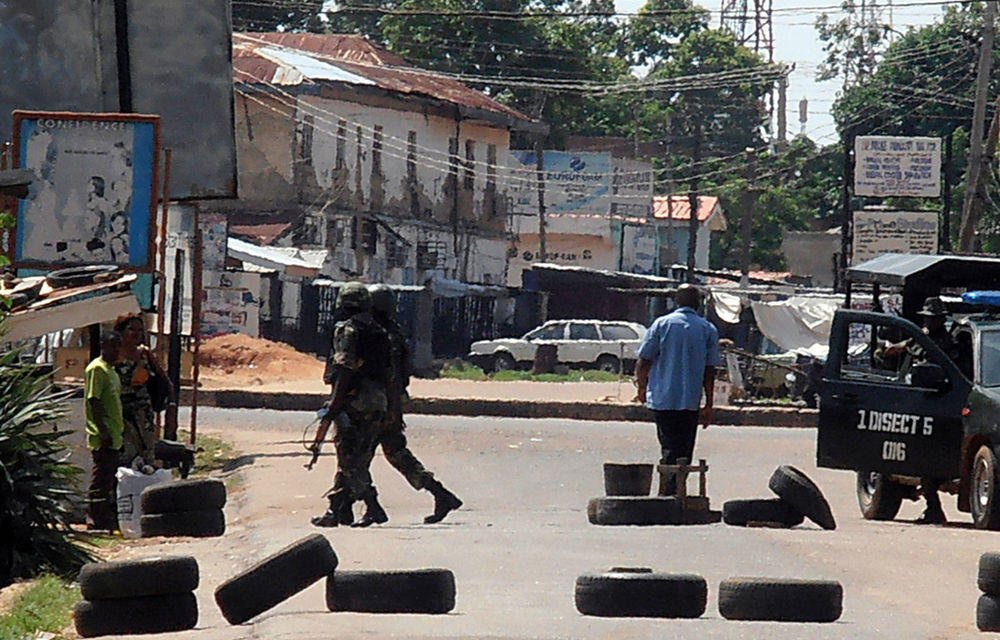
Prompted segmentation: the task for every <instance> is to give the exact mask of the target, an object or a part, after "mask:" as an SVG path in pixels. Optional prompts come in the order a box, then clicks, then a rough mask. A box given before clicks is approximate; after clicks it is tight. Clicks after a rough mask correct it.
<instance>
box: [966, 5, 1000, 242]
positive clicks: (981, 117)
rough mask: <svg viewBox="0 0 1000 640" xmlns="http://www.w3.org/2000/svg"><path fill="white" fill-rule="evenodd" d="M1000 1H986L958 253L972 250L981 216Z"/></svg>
mask: <svg viewBox="0 0 1000 640" xmlns="http://www.w3.org/2000/svg"><path fill="white" fill-rule="evenodd" d="M996 16H997V0H986V16H985V17H984V19H983V42H982V45H981V47H980V49H979V68H978V69H977V70H976V104H975V107H974V108H973V111H972V134H971V135H970V137H969V164H968V169H967V170H966V172H965V198H964V200H963V202H962V222H961V225H960V226H959V228H958V250H959V251H960V252H962V253H969V252H971V251H972V250H973V248H974V247H973V241H974V238H975V232H976V222H977V218H978V217H979V211H978V209H979V208H978V207H977V206H976V200H977V196H978V190H979V179H980V175H981V174H982V169H983V133H984V131H983V129H984V128H985V126H986V122H985V121H986V98H987V91H988V89H989V81H990V67H991V65H992V63H993V37H994V26H995V25H994V22H995V21H996Z"/></svg>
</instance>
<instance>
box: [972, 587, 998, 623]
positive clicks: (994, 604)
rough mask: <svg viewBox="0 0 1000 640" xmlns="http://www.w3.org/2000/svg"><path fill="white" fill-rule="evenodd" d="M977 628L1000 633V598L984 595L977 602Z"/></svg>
mask: <svg viewBox="0 0 1000 640" xmlns="http://www.w3.org/2000/svg"><path fill="white" fill-rule="evenodd" d="M976 628H977V629H979V630H980V631H1000V597H998V596H991V595H990V594H988V593H984V594H983V595H981V596H979V601H978V602H976Z"/></svg>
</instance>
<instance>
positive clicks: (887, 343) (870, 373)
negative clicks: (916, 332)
mask: <svg viewBox="0 0 1000 640" xmlns="http://www.w3.org/2000/svg"><path fill="white" fill-rule="evenodd" d="M902 341H903V335H902V334H901V333H900V332H899V330H898V329H896V328H895V327H892V326H888V325H879V324H873V323H862V322H852V323H851V324H850V325H848V349H847V353H846V354H845V358H844V361H843V362H842V363H841V367H840V377H841V378H842V379H844V380H853V381H859V382H871V383H875V384H898V385H901V386H911V384H910V377H909V375H908V373H909V370H910V367H911V366H912V365H913V364H914V362H913V358H912V357H911V356H910V355H909V354H908V352H907V351H906V350H905V349H903V350H899V349H893V348H892V345H896V344H899V343H900V342H902ZM998 346H1000V343H998ZM998 374H1000V368H998ZM998 384H1000V382H998Z"/></svg>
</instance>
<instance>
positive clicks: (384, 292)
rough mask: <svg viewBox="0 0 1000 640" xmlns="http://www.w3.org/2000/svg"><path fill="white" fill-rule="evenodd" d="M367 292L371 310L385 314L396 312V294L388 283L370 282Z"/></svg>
mask: <svg viewBox="0 0 1000 640" xmlns="http://www.w3.org/2000/svg"><path fill="white" fill-rule="evenodd" d="M368 294H369V295H370V296H371V299H372V311H378V312H379V313H384V314H386V315H389V316H391V315H393V314H394V313H396V294H395V293H394V292H393V290H392V289H391V288H389V286H388V285H385V284H370V285H368Z"/></svg>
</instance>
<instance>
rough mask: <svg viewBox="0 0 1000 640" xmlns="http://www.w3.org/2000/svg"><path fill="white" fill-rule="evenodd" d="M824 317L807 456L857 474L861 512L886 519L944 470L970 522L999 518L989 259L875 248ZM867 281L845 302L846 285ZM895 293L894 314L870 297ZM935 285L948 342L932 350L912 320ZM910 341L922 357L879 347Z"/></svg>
mask: <svg viewBox="0 0 1000 640" xmlns="http://www.w3.org/2000/svg"><path fill="white" fill-rule="evenodd" d="M847 277H848V281H847V283H848V284H847V296H846V297H847V300H846V304H845V307H846V308H844V309H841V310H838V311H837V313H836V314H835V316H834V319H833V324H832V327H831V332H830V345H829V346H830V351H829V355H828V357H827V362H826V366H825V368H824V371H823V380H822V384H821V388H820V411H819V429H818V437H817V452H816V457H817V464H818V465H819V466H821V467H827V468H833V469H849V470H853V471H855V472H856V473H857V497H858V505H859V506H860V508H861V513H862V515H863V516H864V517H865V518H866V519H869V520H892V519H893V518H895V516H896V514H897V513H898V512H899V509H900V505H901V504H902V501H903V500H905V499H917V498H918V497H919V496H920V492H921V489H922V488H921V486H920V485H921V478H934V479H938V480H944V484H943V485H942V487H941V490H942V491H946V492H949V493H953V494H955V495H957V507H958V509H959V511H963V512H969V513H971V515H972V520H973V522H974V523H975V526H976V527H977V528H979V529H1000V455H998V454H1000V291H998V290H1000V260H998V259H990V258H978V257H967V256H943V255H926V256H915V255H904V254H886V255H883V256H880V257H878V258H875V259H873V260H869V261H868V262H865V263H862V264H860V265H858V266H856V267H853V268H851V269H850V270H849V272H848V274H847ZM859 283H864V284H866V285H869V286H870V288H871V291H872V294H873V296H872V309H873V310H871V311H864V310H852V309H851V308H850V307H851V293H852V288H855V289H856V288H857V285H858V284H859ZM886 287H892V288H893V289H894V290H895V291H899V292H901V293H902V308H901V309H900V310H898V311H901V313H893V312H886V311H883V310H882V309H881V305H880V304H879V302H880V300H882V293H883V292H884V291H885V289H884V288H886ZM936 295H944V298H943V299H945V300H948V301H951V303H950V304H949V305H948V308H949V318H948V322H947V325H946V326H947V327H948V329H949V331H950V332H951V335H952V338H953V341H954V344H955V348H954V349H953V350H952V352H951V354H950V355H949V354H946V353H945V352H944V351H942V350H941V349H940V348H939V347H938V346H937V345H936V344H935V343H934V342H933V341H932V340H931V339H930V338H929V337H928V336H927V335H926V334H925V333H924V331H923V330H922V329H921V327H920V326H918V322H919V316H918V315H917V311H918V310H919V309H920V307H921V305H923V303H924V300H925V299H926V298H927V297H929V296H936ZM906 340H908V341H910V343H911V344H916V345H919V346H920V347H922V348H923V350H924V353H925V354H926V355H925V357H922V358H920V359H919V361H916V359H914V358H913V357H912V355H907V354H903V355H897V356H896V357H889V356H887V355H886V350H885V346H886V345H888V344H890V343H898V342H901V341H906Z"/></svg>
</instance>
